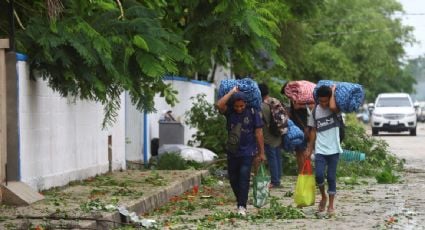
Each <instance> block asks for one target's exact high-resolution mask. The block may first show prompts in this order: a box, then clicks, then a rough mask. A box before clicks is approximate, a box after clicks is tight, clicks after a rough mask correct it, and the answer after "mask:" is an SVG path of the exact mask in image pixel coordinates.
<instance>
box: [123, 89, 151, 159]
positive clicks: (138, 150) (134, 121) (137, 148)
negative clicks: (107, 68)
mask: <svg viewBox="0 0 425 230" xmlns="http://www.w3.org/2000/svg"><path fill="white" fill-rule="evenodd" d="M125 97H126V105H125V107H126V111H125V126H126V128H125V131H126V133H125V135H126V138H125V139H126V144H125V145H126V147H125V152H126V160H128V161H140V160H142V159H143V144H144V141H143V140H144V136H143V113H141V112H139V111H138V110H137V109H136V107H135V106H134V105H132V104H131V100H130V96H129V95H128V93H126V94H125ZM147 140H150V139H149V138H148V139H147ZM148 152H149V153H150V151H148Z"/></svg>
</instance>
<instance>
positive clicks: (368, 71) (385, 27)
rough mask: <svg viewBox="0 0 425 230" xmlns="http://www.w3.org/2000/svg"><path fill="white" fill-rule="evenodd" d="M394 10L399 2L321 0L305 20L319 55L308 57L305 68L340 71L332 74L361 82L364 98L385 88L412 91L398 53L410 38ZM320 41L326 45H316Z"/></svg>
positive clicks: (319, 73) (322, 73)
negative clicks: (311, 17)
mask: <svg viewBox="0 0 425 230" xmlns="http://www.w3.org/2000/svg"><path fill="white" fill-rule="evenodd" d="M398 11H402V7H401V5H400V3H398V2H397V1H395V0H376V1H375V0H359V1H349V0H338V1H337V0H329V1H326V4H324V7H323V10H322V11H321V13H320V14H318V17H317V20H314V21H312V23H309V24H308V27H309V28H308V31H310V32H309V33H310V34H311V39H312V40H311V41H312V44H313V46H312V47H313V50H316V51H317V52H319V53H320V52H322V55H320V54H317V52H316V55H318V58H315V59H313V60H311V59H310V61H308V62H309V63H308V64H307V65H308V66H310V68H307V69H308V70H307V74H308V75H310V76H315V75H316V76H315V79H316V80H318V79H319V78H328V77H335V76H334V75H335V74H338V72H339V75H340V77H339V78H336V77H335V79H336V80H346V81H356V82H359V83H361V84H363V85H364V86H365V88H366V92H367V94H366V96H367V98H368V99H369V100H371V99H373V98H375V96H376V94H377V93H380V92H384V91H405V92H411V91H412V83H413V81H412V78H411V76H408V75H405V74H403V73H402V72H403V71H402V66H403V65H402V63H401V59H402V57H403V55H404V49H403V45H404V44H405V43H408V42H412V41H413V39H412V37H411V34H410V31H411V28H410V27H406V26H403V25H402V24H401V21H400V20H399V19H396V18H394V17H392V15H394V13H395V12H398ZM323 42H326V44H328V46H327V48H324V49H322V48H319V49H317V46H320V45H322V44H323ZM331 47H332V48H331ZM310 53H311V52H310ZM329 56H330V57H329ZM327 58H330V59H331V60H326V59H327ZM314 62H324V63H326V65H317V64H315V63H314ZM323 66H325V68H324V69H325V70H326V69H327V71H323V70H324V69H323V68H322V67H323ZM326 72H327V73H326ZM378 82H379V84H377V83H378Z"/></svg>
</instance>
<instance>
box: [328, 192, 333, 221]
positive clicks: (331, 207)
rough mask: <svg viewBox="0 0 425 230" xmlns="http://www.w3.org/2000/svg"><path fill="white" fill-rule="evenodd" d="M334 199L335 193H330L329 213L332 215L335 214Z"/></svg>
mask: <svg viewBox="0 0 425 230" xmlns="http://www.w3.org/2000/svg"><path fill="white" fill-rule="evenodd" d="M334 200H335V194H329V205H328V214H329V215H330V216H332V215H334V213H335V207H334Z"/></svg>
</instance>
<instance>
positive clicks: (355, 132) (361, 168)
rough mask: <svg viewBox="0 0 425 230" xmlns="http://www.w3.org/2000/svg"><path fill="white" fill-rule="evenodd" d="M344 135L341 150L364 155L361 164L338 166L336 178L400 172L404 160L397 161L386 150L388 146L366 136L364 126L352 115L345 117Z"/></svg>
mask: <svg viewBox="0 0 425 230" xmlns="http://www.w3.org/2000/svg"><path fill="white" fill-rule="evenodd" d="M345 132H346V135H345V139H344V142H343V146H342V147H343V148H344V149H348V150H355V151H359V152H363V153H365V154H366V160H365V161H361V162H344V161H342V160H341V161H340V162H339V164H338V170H337V173H338V176H353V175H357V176H376V175H377V174H378V173H381V172H383V171H384V170H387V171H388V170H395V171H401V170H402V169H403V165H404V160H399V159H398V158H396V157H395V156H394V155H393V154H391V153H390V152H389V150H388V144H387V143H386V142H385V141H383V140H380V139H377V138H374V137H371V136H369V135H367V134H366V130H365V128H364V126H363V125H362V124H361V123H360V122H358V121H357V119H356V118H355V116H354V115H352V114H350V115H348V116H347V117H346V130H345Z"/></svg>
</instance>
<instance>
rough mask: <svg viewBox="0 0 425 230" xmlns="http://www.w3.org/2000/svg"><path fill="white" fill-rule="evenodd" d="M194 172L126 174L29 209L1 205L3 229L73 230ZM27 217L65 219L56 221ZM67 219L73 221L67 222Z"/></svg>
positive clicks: (49, 195)
mask: <svg viewBox="0 0 425 230" xmlns="http://www.w3.org/2000/svg"><path fill="white" fill-rule="evenodd" d="M194 172H195V171H193V170H184V171H163V170H157V171H140V170H126V171H123V172H114V173H112V174H105V175H101V176H97V177H93V178H90V179H87V180H84V181H78V182H72V183H70V184H69V185H68V186H65V187H61V188H53V189H50V190H47V191H43V192H41V193H42V194H43V195H44V196H45V199H44V200H42V201H39V202H36V203H34V204H32V205H30V206H27V207H11V206H7V205H2V206H1V209H0V229H29V228H32V227H36V226H48V225H50V226H54V225H58V226H59V225H61V226H62V227H64V228H66V226H68V227H69V228H71V226H77V225H79V224H84V223H86V222H87V221H91V220H84V219H91V218H102V216H104V215H105V214H107V213H110V212H111V211H112V210H111V211H108V205H124V206H126V205H127V204H130V203H134V202H135V200H138V199H143V197H149V196H151V195H153V194H156V193H157V192H158V191H160V190H163V189H164V188H166V187H167V186H169V185H171V184H173V183H178V181H181V180H182V179H184V178H187V177H188V176H190V175H193V173H194ZM18 217H19V218H18ZM25 217H51V218H54V217H57V218H58V219H60V218H63V219H62V220H59V221H56V220H49V219H45V220H43V219H30V218H28V219H26V218H25ZM73 218H75V219H73ZM64 219H73V220H69V221H65V220H64ZM117 226H120V225H117Z"/></svg>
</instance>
